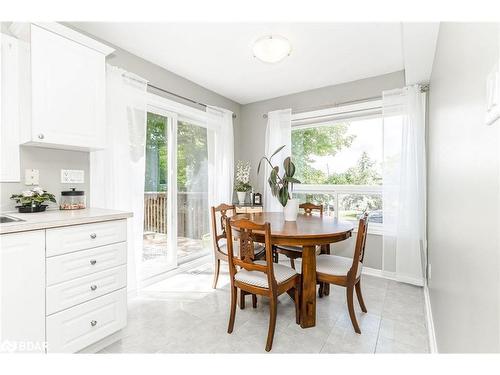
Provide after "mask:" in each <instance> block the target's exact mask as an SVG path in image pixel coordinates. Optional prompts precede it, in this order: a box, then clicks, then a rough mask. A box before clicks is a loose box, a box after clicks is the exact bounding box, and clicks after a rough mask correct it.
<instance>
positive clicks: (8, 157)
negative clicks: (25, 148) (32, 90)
mask: <svg viewBox="0 0 500 375" xmlns="http://www.w3.org/2000/svg"><path fill="white" fill-rule="evenodd" d="M0 39H1V47H0V153H1V154H0V182H19V181H20V170H21V166H20V164H19V142H20V140H19V86H18V80H19V71H18V65H19V62H18V43H17V39H15V38H12V37H10V36H8V35H4V34H0Z"/></svg>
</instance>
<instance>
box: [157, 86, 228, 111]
mask: <svg viewBox="0 0 500 375" xmlns="http://www.w3.org/2000/svg"><path fill="white" fill-rule="evenodd" d="M148 87H151V88H153V89H155V90H158V91H161V92H164V93H166V94H169V95H172V96H175V97H177V98H180V99H182V100H186V101H188V102H191V103H193V104H196V105H200V106H202V107H204V108H207V107H208V105H207V104H205V103H200V102H197V101H196V100H193V99H190V98H186V97H185V96H182V95H179V94H176V93H175V92H172V91H168V90H165V89H162V88H161V87H158V86H155V85H152V84H150V83H148ZM233 118H236V114H235V113H233Z"/></svg>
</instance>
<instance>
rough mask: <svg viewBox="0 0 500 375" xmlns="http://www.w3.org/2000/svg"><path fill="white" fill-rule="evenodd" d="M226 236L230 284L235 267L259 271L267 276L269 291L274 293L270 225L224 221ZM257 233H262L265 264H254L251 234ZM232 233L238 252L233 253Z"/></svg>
mask: <svg viewBox="0 0 500 375" xmlns="http://www.w3.org/2000/svg"><path fill="white" fill-rule="evenodd" d="M226 222H227V224H226V234H227V237H226V238H227V256H228V263H229V274H230V275H231V282H232V281H233V280H234V275H236V272H237V269H236V267H240V268H243V269H246V270H248V271H260V272H264V273H265V274H266V275H267V281H268V285H269V289H271V291H272V292H274V291H276V289H277V283H276V278H275V276H274V269H273V261H272V260H273V251H272V247H271V224H269V223H264V224H257V223H255V222H253V221H251V220H249V219H246V218H241V219H231V218H227V219H226ZM254 231H258V232H259V233H264V245H265V247H266V260H265V262H266V264H265V265H264V264H257V263H254V256H255V255H254V254H255V251H254V241H253V232H254ZM233 233H234V234H235V238H237V239H238V244H239V251H238V254H235V252H234V248H233V246H234V242H233Z"/></svg>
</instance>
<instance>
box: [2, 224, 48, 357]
mask: <svg viewBox="0 0 500 375" xmlns="http://www.w3.org/2000/svg"><path fill="white" fill-rule="evenodd" d="M0 299H1V311H0V322H1V326H0V345H1V350H2V351H4V352H10V351H19V352H21V351H22V352H43V351H44V350H45V348H44V343H45V231H44V230H37V231H33V232H22V233H12V234H4V235H2V236H0Z"/></svg>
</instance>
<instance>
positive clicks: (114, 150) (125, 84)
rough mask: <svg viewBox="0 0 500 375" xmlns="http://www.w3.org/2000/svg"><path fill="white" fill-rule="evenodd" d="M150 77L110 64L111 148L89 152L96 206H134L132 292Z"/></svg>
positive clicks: (130, 248)
mask: <svg viewBox="0 0 500 375" xmlns="http://www.w3.org/2000/svg"><path fill="white" fill-rule="evenodd" d="M146 91H147V81H145V80H144V79H142V78H140V77H138V76H135V75H133V74H131V73H127V72H125V71H124V70H122V69H119V68H116V67H113V66H111V65H108V66H107V68H106V148H105V149H104V150H102V151H95V152H91V153H90V191H91V196H90V200H91V206H92V207H99V208H110V209H116V210H123V211H131V212H133V214H134V216H133V218H131V219H128V228H127V229H128V276H127V277H128V280H127V283H128V291H129V292H135V291H136V290H137V280H138V273H139V267H140V264H141V254H142V241H143V238H142V237H143V225H144V224H143V220H144V173H145V156H144V154H145V152H144V150H145V141H146Z"/></svg>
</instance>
